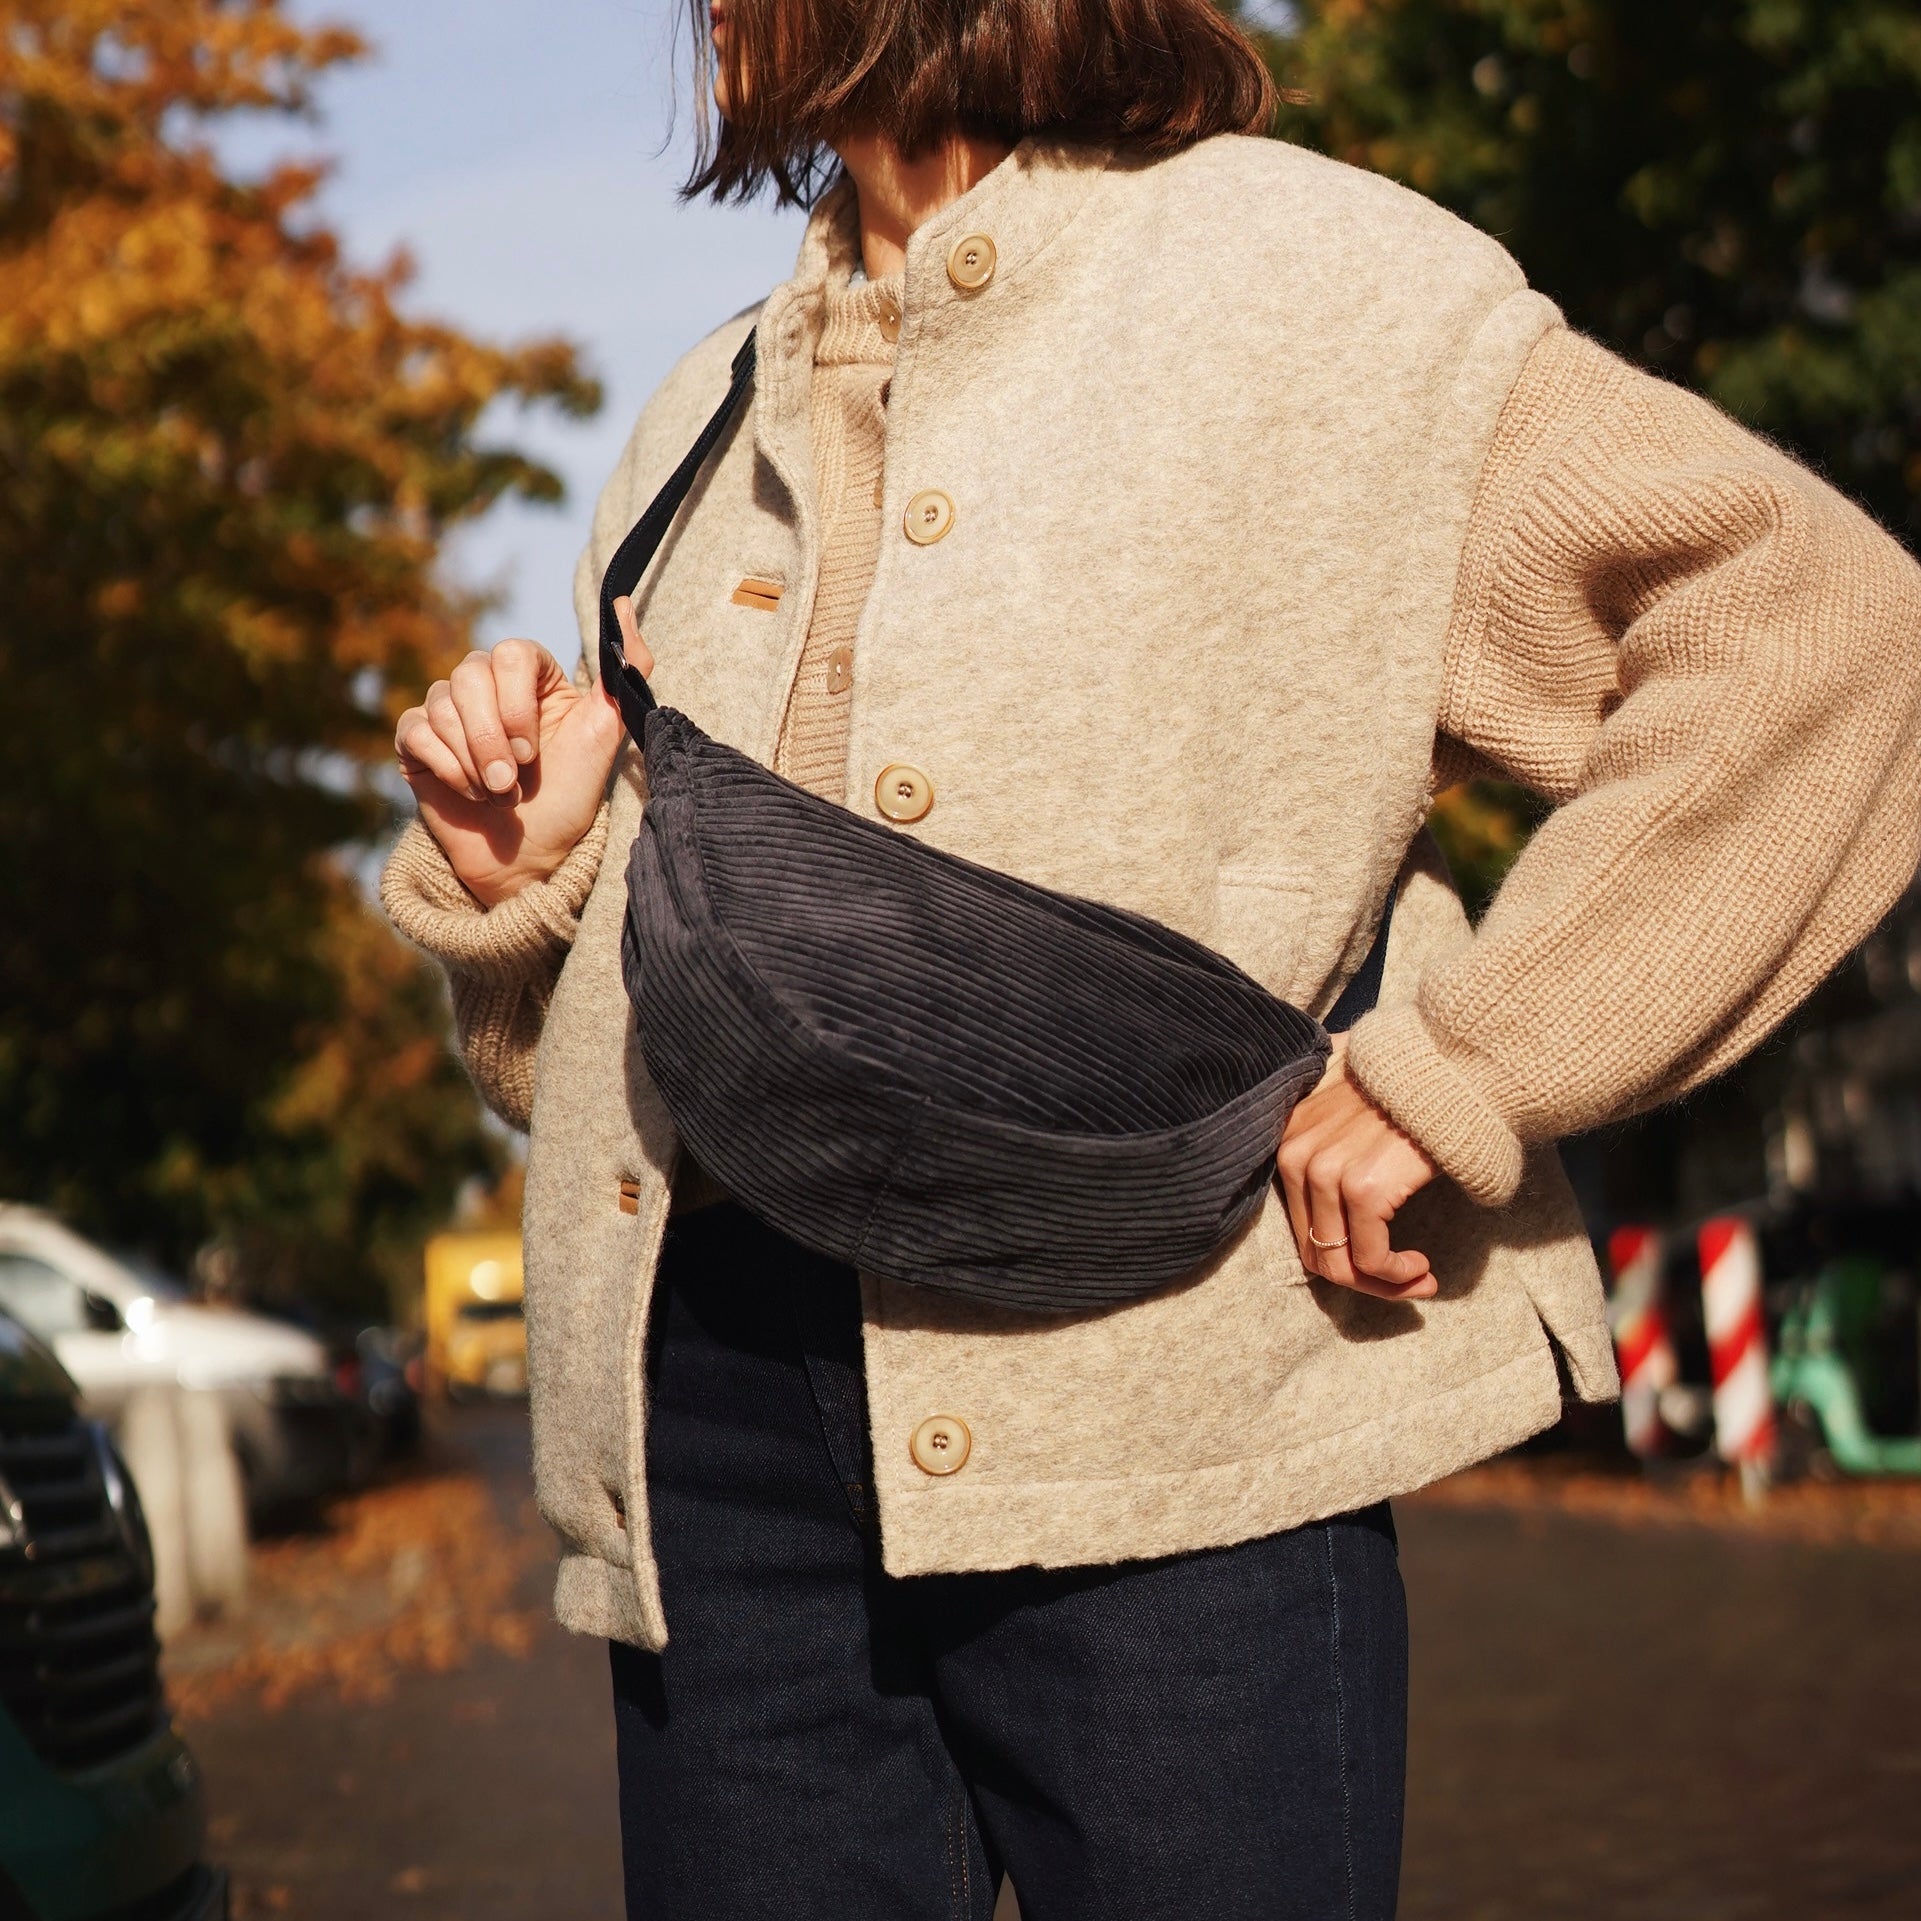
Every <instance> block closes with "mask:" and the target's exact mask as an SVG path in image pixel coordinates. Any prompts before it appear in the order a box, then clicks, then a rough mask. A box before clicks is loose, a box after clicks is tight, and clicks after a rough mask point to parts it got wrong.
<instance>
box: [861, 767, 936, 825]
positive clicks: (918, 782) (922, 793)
mask: <svg viewBox="0 0 1921 1921" xmlns="http://www.w3.org/2000/svg"><path fill="white" fill-rule="evenodd" d="M874 805H875V806H876V807H878V808H879V809H880V811H881V812H882V813H883V814H885V815H886V816H887V818H888V819H889V820H898V821H902V822H911V821H917V820H925V819H926V818H927V815H928V812H929V810H930V809H931V808H932V807H933V805H934V783H933V782H932V781H931V780H929V779H928V778H927V776H926V775H925V774H923V773H922V772H921V770H920V769H919V768H918V767H910V766H908V764H907V763H906V762H905V761H904V760H897V761H895V762H894V763H893V764H892V765H891V766H888V767H883V768H882V769H881V770H880V778H879V779H878V780H877V781H875V782H874Z"/></svg>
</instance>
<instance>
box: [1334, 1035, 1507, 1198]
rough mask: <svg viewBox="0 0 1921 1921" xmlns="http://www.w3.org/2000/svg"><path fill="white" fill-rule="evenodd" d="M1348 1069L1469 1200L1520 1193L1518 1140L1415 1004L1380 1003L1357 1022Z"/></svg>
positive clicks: (1349, 1043) (1357, 1082) (1348, 1051)
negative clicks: (1436, 1038)
mask: <svg viewBox="0 0 1921 1921" xmlns="http://www.w3.org/2000/svg"><path fill="white" fill-rule="evenodd" d="M1347 1071H1348V1074H1349V1076H1350V1078H1351V1079H1352V1080H1353V1081H1354V1083H1355V1085H1356V1086H1357V1087H1359V1088H1360V1090H1361V1092H1362V1093H1363V1094H1365V1095H1366V1096H1367V1097H1368V1099H1369V1100H1371V1101H1372V1102H1373V1103H1374V1105H1375V1106H1376V1107H1378V1108H1380V1109H1381V1110H1382V1111H1383V1112H1384V1113H1385V1114H1386V1115H1387V1117H1388V1119H1389V1120H1391V1121H1392V1122H1393V1123H1394V1125H1395V1126H1396V1127H1398V1128H1399V1129H1400V1130H1401V1131H1402V1133H1404V1134H1406V1135H1408V1136H1409V1137H1410V1138H1411V1139H1413V1140H1414V1141H1415V1142H1417V1143H1418V1144H1419V1145H1420V1146H1421V1147H1422V1148H1423V1149H1425V1151H1426V1153H1427V1155H1428V1158H1429V1159H1430V1160H1432V1161H1433V1162H1434V1164H1435V1165H1436V1166H1437V1167H1439V1168H1440V1170H1441V1171H1442V1173H1444V1174H1446V1175H1448V1176H1450V1177H1451V1178H1452V1179H1453V1180H1454V1181H1455V1182H1456V1183H1458V1185H1459V1186H1460V1188H1461V1190H1462V1191H1463V1192H1464V1193H1465V1194H1466V1195H1467V1196H1468V1198H1469V1199H1470V1200H1474V1201H1478V1202H1480V1204H1481V1205H1482V1206H1483V1207H1501V1206H1504V1205H1505V1204H1506V1203H1507V1202H1509V1201H1511V1200H1512V1199H1513V1198H1514V1191H1515V1189H1516V1188H1518V1187H1519V1186H1520V1184H1521V1169H1522V1159H1523V1154H1522V1147H1521V1143H1520V1140H1519V1139H1518V1137H1517V1136H1516V1135H1515V1132H1514V1130H1513V1129H1512V1128H1511V1127H1509V1126H1508V1124H1507V1122H1506V1121H1504V1120H1503V1119H1502V1118H1501V1117H1500V1115H1499V1114H1498V1113H1496V1112H1495V1110H1494V1109H1493V1107H1492V1106H1490V1105H1489V1103H1488V1101H1487V1099H1486V1097H1485V1096H1484V1095H1483V1094H1482V1093H1481V1091H1480V1090H1479V1089H1478V1088H1477V1087H1476V1086H1475V1085H1474V1083H1473V1082H1472V1081H1471V1080H1469V1079H1468V1077H1467V1076H1466V1075H1465V1074H1463V1073H1462V1072H1461V1070H1460V1069H1459V1068H1458V1067H1457V1066H1456V1065H1455V1064H1454V1063H1453V1062H1452V1061H1451V1060H1449V1059H1448V1058H1447V1056H1446V1055H1445V1054H1443V1053H1442V1052H1441V1050H1440V1048H1439V1047H1437V1046H1436V1045H1435V1043H1434V1038H1433V1036H1432V1035H1431V1034H1429V1032H1428V1031H1427V1028H1426V1027H1425V1026H1424V1025H1423V1024H1422V1021H1421V1017H1420V1015H1419V1014H1417V1013H1416V1012H1415V1011H1414V1009H1413V1008H1412V1007H1411V1006H1405V1005H1404V1006H1400V1007H1382V1008H1377V1009H1376V1010H1375V1011H1374V1012H1373V1013H1371V1014H1369V1015H1367V1016H1366V1018H1365V1019H1363V1020H1361V1021H1359V1022H1357V1023H1356V1024H1355V1027H1354V1031H1353V1034H1352V1035H1351V1037H1350V1038H1349V1041H1348V1048H1347Z"/></svg>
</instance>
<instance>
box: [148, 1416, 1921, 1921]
mask: <svg viewBox="0 0 1921 1921" xmlns="http://www.w3.org/2000/svg"><path fill="white" fill-rule="evenodd" d="M482 1494H484V1499H477V1498H475V1497H477V1496H479V1495H482ZM529 1496H530V1484H529V1481H528V1476H527V1465H526V1426H525V1420H524V1415H523V1413H522V1412H521V1410H519V1409H517V1408H515V1407H513V1406H511V1405H500V1406H483V1407H473V1408H458V1409H454V1410H452V1411H451V1412H450V1413H449V1414H448V1415H447V1416H446V1417H445V1418H443V1419H436V1421H435V1422H434V1424H433V1428H432V1432H431V1436H430V1440H429V1444H428V1450H427V1454H426V1458H425V1460H424V1461H423V1463H422V1465H421V1467H420V1469H419V1478H418V1479H417V1480H415V1481H413V1482H411V1483H397V1484H395V1485H394V1486H393V1487H391V1488H382V1489H378V1490H375V1491H372V1492H369V1493H367V1494H363V1495H360V1496H356V1497H351V1498H350V1499H349V1500H347V1501H345V1502H343V1503H341V1504H340V1505H339V1506H338V1507H337V1508H336V1509H335V1510H334V1516H333V1531H331V1532H319V1533H312V1534H307V1535H301V1536H289V1537H286V1538H283V1539H281V1540H278V1541H275V1542H272V1543H270V1544H269V1545H268V1546H267V1547H266V1549H265V1550H264V1555H263V1561H264V1567H263V1573H262V1576H261V1579H260V1582H259V1586H260V1589H261V1597H260V1598H261V1607H262V1610H263V1613H262V1615H261V1617H260V1618H259V1619H257V1621H256V1623H255V1624H254V1625H253V1627H252V1628H251V1629H250V1632H249V1634H248V1635H247V1636H245V1637H233V1636H228V1635H222V1634H220V1633H218V1632H215V1631H210V1630H206V1629H202V1630H197V1631H195V1632H194V1633H191V1634H188V1635H186V1636H184V1637H182V1639H181V1640H180V1641H179V1642H178V1643H177V1644H176V1647H175V1649H174V1650H173V1652H172V1654H171V1656H170V1660H169V1667H170V1670H171V1672H172V1673H173V1674H174V1676H175V1677H176V1680H175V1687H176V1693H177V1694H178V1695H179V1696H180V1698H181V1701H182V1704H183V1709H184V1719H185V1724H186V1727H187V1730H188V1732H189V1734H190V1736H191V1738H192V1740H193V1743H194V1746H195V1748H196V1749H197V1751H198V1752H199V1754H200V1757H201V1760H202V1763H203V1765H204V1767H205V1769H206V1773H207V1780H208V1796H209V1804H210V1807H211V1810H212V1823H213V1836H214V1840H215V1843H216V1845H217V1847H218V1848H219V1850H220V1852H221V1854H222V1855H223V1856H224V1858H225V1859H226V1860H227V1861H228V1862H229V1863H230V1864H231V1866H232V1867H233V1870H234V1872H235V1875H236V1888H235V1911H236V1913H237V1914H239V1915H282V1914H284V1915H288V1916H295V1917H301V1921H361V1917H364V1916H366V1915H368V1914H381V1915H386V1914H393V1915H417V1916H420V1917H422V1921H471V1917H475V1916H481V1915H485V1916H488V1917H492V1918H493V1921H547V1918H548V1917H550V1916H553V1915H566V1916H568V1917H577V1921H599V1918H600V1917H605V1921H615V1917H617V1916H618V1915H619V1913H620V1911H621V1910H620V1899H619V1860H618V1843H617V1836H616V1831H615V1823H614V1804H613V1753H612V1736H611V1725H610V1716H609V1712H608V1703H607V1673H606V1656H605V1650H604V1648H603V1647H602V1646H601V1645H600V1644H599V1643H597V1642H590V1641H585V1640H579V1639H576V1638H574V1637H571V1636H568V1635H565V1634H563V1633H562V1632H561V1631H560V1630H559V1629H558V1628H556V1627H554V1626H553V1625H552V1624H551V1622H550V1621H549V1620H548V1619H547V1614H546V1583H547V1577H548V1567H549V1556H548V1554H547V1550H546V1546H545V1543H544V1541H543V1539H542V1538H541V1532H540V1529H539V1527H538V1523H537V1522H536V1521H535V1519H534V1518H533V1516H532V1514H531V1511H530V1505H529ZM416 1501H421V1502H425V1503H428V1504H430V1505H432V1506H434V1507H435V1508H437V1509H439V1510H440V1511H441V1513H442V1514H443V1516H450V1517H452V1519H451V1524H448V1523H446V1522H436V1523H434V1524H432V1525H421V1524H416V1526H415V1527H414V1528H413V1529H412V1530H411V1531H409V1532H407V1533H405V1534H395V1533H393V1532H392V1531H391V1522H392V1520H393V1519H394V1518H395V1517H394V1515H393V1514H392V1513H390V1514H389V1515H388V1517H387V1519H386V1521H384V1522H383V1521H382V1520H381V1518H380V1516H379V1510H380V1509H381V1508H382V1507H383V1506H385V1507H387V1508H388V1509H390V1510H391V1509H394V1508H395V1507H396V1505H398V1507H399V1508H401V1509H406V1508H409V1507H411V1506H412V1505H413V1504H414V1503H415V1502H416ZM356 1510H371V1511H372V1518H371V1519H369V1518H366V1517H364V1516H363V1517H362V1518H355V1516H356ZM1398 1519H1399V1524H1400V1530H1401V1540H1402V1561H1403V1567H1404V1570H1405V1573H1406V1578H1407V1584H1408V1589H1409V1596H1410V1602H1411V1608H1412V1617H1413V1684H1414V1685H1413V1698H1414V1708H1413V1728H1412V1756H1411V1765H1410V1769H1409V1820H1408V1837H1407V1870H1406V1875H1405V1881H1404V1894H1403V1901H1402V1912H1403V1914H1404V1915H1407V1916H1410V1917H1416V1918H1417V1921H1430V1918H1431V1921H1444V1918H1445V1921H1464V1918H1465V1917H1474V1918H1475V1921H1508V1917H1513V1921H1541V1918H1544V1917H1568V1918H1569V1921H1603V1918H1607V1921H1612V1918H1613V1917H1618V1916H1622V1915H1634V1916H1647V1917H1660V1916H1670V1915H1671V1916H1675V1917H1688V1921H1722V1918H1723V1917H1726V1921H1746V1918H1747V1917H1761V1916H1797V1917H1809V1916H1817V1915H1819V1916H1826V1915H1844V1914H1845V1915H1859V1916H1885V1917H1888V1918H1889V1921H1896V1917H1901V1918H1903V1921H1905V1917H1908V1916H1911V1915H1912V1914H1913V1913H1914V1909H1915V1889H1916V1887H1917V1885H1921V1821H1917V1819H1916V1797H1917V1795H1918V1794H1921V1664H1917V1663H1916V1662H1915V1660H1914V1659H1913V1638H1914V1633H1915V1624H1916V1623H1917V1622H1918V1621H1921V1491H1912V1490H1903V1491H1901V1492H1900V1493H1899V1494H1897V1495H1891V1496H1886V1497H1883V1498H1879V1499H1876V1498H1864V1497H1863V1496H1862V1494H1861V1492H1860V1491H1859V1490H1856V1489H1849V1488H1836V1487H1817V1488H1815V1489H1814V1490H1812V1491H1811V1493H1810V1495H1809V1497H1808V1498H1806V1499H1804V1500H1801V1501H1793V1502H1786V1503H1783V1504H1782V1505H1781V1507H1780V1508H1779V1509H1777V1510H1775V1511H1772V1512H1770V1513H1769V1514H1767V1515H1765V1516H1762V1517H1756V1516H1755V1515H1754V1514H1752V1513H1751V1512H1750V1511H1749V1510H1748V1509H1746V1508H1745V1507H1744V1506H1743V1505H1742V1504H1741V1503H1740V1502H1739V1501H1738V1500H1733V1501H1730V1500H1728V1499H1726V1498H1723V1497H1720V1496H1718V1495H1716V1494H1715V1493H1714V1492H1713V1491H1712V1490H1710V1489H1709V1488H1708V1487H1707V1486H1706V1485H1705V1484H1699V1485H1695V1486H1692V1487H1690V1486H1689V1484H1687V1483H1685V1482H1684V1483H1679V1484H1676V1485H1675V1486H1672V1487H1670V1488H1666V1489H1663V1490H1660V1491H1658V1492H1657V1493H1655V1494H1653V1495H1651V1496H1650V1495H1648V1494H1647V1493H1646V1492H1645V1491H1643V1490H1641V1489H1639V1488H1638V1487H1637V1485H1636V1484H1635V1483H1633V1482H1630V1481H1628V1480H1626V1479H1624V1478H1623V1477H1620V1476H1605V1475H1597V1474H1594V1473H1593V1472H1591V1471H1587V1470H1581V1469H1573V1470H1570V1469H1569V1468H1568V1466H1567V1465H1566V1464H1565V1463H1564V1462H1549V1463H1544V1464H1542V1465H1540V1466H1538V1467H1533V1468H1527V1469H1501V1470H1494V1471H1489V1472H1482V1473H1478V1474H1471V1475H1467V1476H1464V1477H1462V1478H1461V1479H1460V1480H1458V1481H1456V1482H1452V1483H1449V1484H1447V1485H1446V1486H1444V1487H1443V1488H1441V1489H1439V1490H1436V1491H1435V1492H1434V1493H1432V1494H1430V1495H1428V1496H1424V1497H1421V1498H1417V1499H1415V1500H1412V1501H1407V1502H1403V1503H1401V1504H1400V1507H1399V1510H1398ZM481 1563H486V1564H490V1566H491V1567H492V1569H493V1572H491V1573H489V1574H487V1575H485V1576H484V1577H480V1578H479V1579H478V1592H477V1591H476V1570H477V1568H478V1566H479V1565H480V1564H481ZM463 1570H464V1571H465V1572H463ZM263 1642H264V1643H265V1644H267V1645H269V1646H271V1647H272V1648H273V1649H274V1650H275V1658H274V1660H273V1661H272V1662H270V1663H268V1664H266V1665H259V1664H257V1662H256V1661H255V1659H254V1658H253V1653H252V1651H253V1650H257V1649H258V1647H259V1646H260V1645H261V1644H262V1643H263ZM243 1649H244V1650H247V1652H242V1650H243ZM236 1656H238V1659H236ZM1197 1921H1198V1918H1197Z"/></svg>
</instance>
